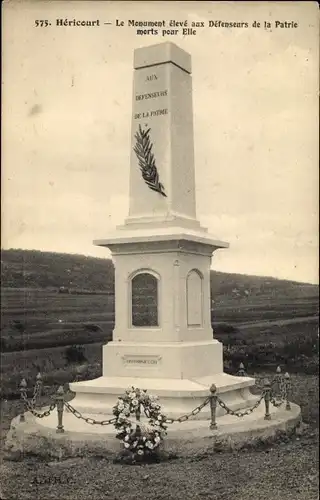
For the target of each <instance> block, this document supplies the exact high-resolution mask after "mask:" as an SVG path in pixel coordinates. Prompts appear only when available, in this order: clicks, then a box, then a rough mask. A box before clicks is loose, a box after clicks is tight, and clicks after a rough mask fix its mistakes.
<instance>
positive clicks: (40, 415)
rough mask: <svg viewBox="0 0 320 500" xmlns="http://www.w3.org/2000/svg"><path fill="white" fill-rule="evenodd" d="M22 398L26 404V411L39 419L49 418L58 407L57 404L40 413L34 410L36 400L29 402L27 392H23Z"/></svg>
mask: <svg viewBox="0 0 320 500" xmlns="http://www.w3.org/2000/svg"><path fill="white" fill-rule="evenodd" d="M21 398H22V400H23V402H24V403H25V406H26V409H27V410H28V411H29V412H30V413H32V415H34V416H35V417H37V418H43V417H48V416H49V415H50V413H51V412H52V411H53V410H54V409H55V407H56V403H52V404H51V405H50V406H49V409H48V410H45V411H44V412H38V411H37V410H35V409H34V398H32V400H31V401H29V400H28V396H27V393H26V391H21Z"/></svg>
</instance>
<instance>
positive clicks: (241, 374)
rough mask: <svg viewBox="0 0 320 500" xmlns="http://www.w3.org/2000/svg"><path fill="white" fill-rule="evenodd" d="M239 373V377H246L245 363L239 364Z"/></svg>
mask: <svg viewBox="0 0 320 500" xmlns="http://www.w3.org/2000/svg"><path fill="white" fill-rule="evenodd" d="M238 375H239V377H245V376H246V372H245V369H244V364H243V363H240V365H239V371H238Z"/></svg>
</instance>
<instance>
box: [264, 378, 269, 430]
mask: <svg viewBox="0 0 320 500" xmlns="http://www.w3.org/2000/svg"><path fill="white" fill-rule="evenodd" d="M270 399H271V384H270V380H268V379H266V380H265V381H264V402H265V405H266V413H265V416H264V419H265V420H271V415H270Z"/></svg>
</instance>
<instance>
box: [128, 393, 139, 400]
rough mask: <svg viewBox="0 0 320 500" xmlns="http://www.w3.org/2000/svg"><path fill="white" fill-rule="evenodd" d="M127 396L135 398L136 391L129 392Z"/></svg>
mask: <svg viewBox="0 0 320 500" xmlns="http://www.w3.org/2000/svg"><path fill="white" fill-rule="evenodd" d="M129 397H130V398H131V399H135V398H136V397H137V395H136V393H135V392H131V393H130V394H129Z"/></svg>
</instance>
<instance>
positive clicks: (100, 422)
mask: <svg viewBox="0 0 320 500" xmlns="http://www.w3.org/2000/svg"><path fill="white" fill-rule="evenodd" d="M64 405H65V407H66V408H67V409H68V410H69V411H70V413H72V414H73V415H74V416H75V417H76V418H79V419H80V420H84V421H85V422H86V423H87V424H91V425H96V424H97V425H110V424H114V423H115V422H116V421H117V419H116V418H115V417H113V418H109V419H108V420H95V419H94V418H91V417H84V416H83V415H81V413H80V412H79V411H78V410H76V409H75V408H73V406H71V405H70V404H69V403H64Z"/></svg>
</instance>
